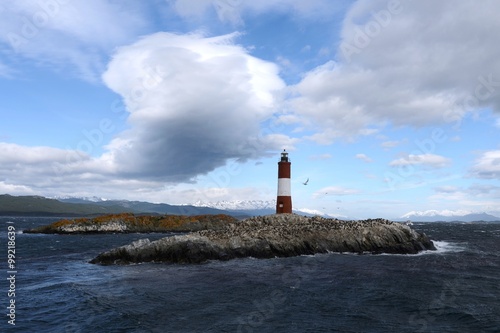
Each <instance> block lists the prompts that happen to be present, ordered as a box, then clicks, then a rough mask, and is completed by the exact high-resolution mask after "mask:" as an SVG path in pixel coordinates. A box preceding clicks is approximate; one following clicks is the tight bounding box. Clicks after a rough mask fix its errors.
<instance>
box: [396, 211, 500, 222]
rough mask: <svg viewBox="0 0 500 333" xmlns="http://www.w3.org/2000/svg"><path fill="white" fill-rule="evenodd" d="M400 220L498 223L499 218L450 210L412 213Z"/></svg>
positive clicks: (485, 214)
mask: <svg viewBox="0 0 500 333" xmlns="http://www.w3.org/2000/svg"><path fill="white" fill-rule="evenodd" d="M401 219H405V220H412V221H419V222H435V221H444V222H454V221H460V222H476V221H485V222H492V221H500V217H497V216H493V215H490V214H487V213H474V212H470V211H465V210H459V211H451V210H443V211H437V210H427V211H412V212H409V213H406V214H404V215H403V216H401V218H400V219H399V220H401Z"/></svg>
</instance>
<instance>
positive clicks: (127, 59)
mask: <svg viewBox="0 0 500 333" xmlns="http://www.w3.org/2000/svg"><path fill="white" fill-rule="evenodd" d="M235 37H236V34H231V35H226V36H220V37H213V38H206V37H203V36H201V35H198V34H191V35H176V34H172V33H156V34H154V35H150V36H147V37H145V38H143V39H141V40H140V41H138V42H136V43H134V44H132V45H129V46H125V47H122V48H120V49H119V50H118V51H117V53H116V54H115V56H114V57H113V59H112V61H111V62H110V64H109V66H108V69H107V71H106V72H105V73H104V75H103V79H104V81H105V83H106V84H107V85H108V87H109V88H111V89H112V90H114V91H115V92H116V93H118V94H120V95H121V96H122V98H123V99H124V101H125V106H126V110H127V112H128V122H129V124H130V127H131V128H130V129H129V130H127V131H125V132H123V133H121V134H120V135H119V136H118V137H117V138H115V139H114V140H113V141H112V142H111V143H110V144H109V145H108V147H107V149H108V152H107V157H108V158H109V159H110V160H112V161H113V163H114V165H115V168H116V170H117V172H118V173H119V174H121V175H123V176H127V177H135V178H151V179H164V180H165V181H175V182H181V181H189V180H190V179H193V177H195V176H197V175H200V174H204V173H207V172H209V171H211V170H213V169H215V168H217V167H220V166H222V165H224V164H225V163H226V161H227V160H228V159H237V160H241V161H244V160H246V159H249V158H256V157H259V156H262V154H263V153H265V151H266V150H267V149H280V148H281V146H282V144H283V142H280V141H279V140H278V141H276V140H275V139H276V135H267V136H266V135H261V127H260V126H261V123H262V122H264V121H266V120H268V119H269V118H270V117H271V116H272V115H273V113H274V112H276V111H277V107H278V106H277V101H278V100H279V99H278V97H277V96H278V94H279V93H280V91H281V90H282V89H283V88H284V83H283V82H282V80H281V79H280V78H279V76H278V68H277V66H275V65H274V64H272V63H268V62H265V61H263V60H260V59H257V58H255V57H252V56H251V55H249V54H248V52H247V51H246V50H245V49H244V48H242V47H240V46H238V45H235V44H234V42H233V39H234V38H235ZM271 134H273V133H271ZM274 134H275V133H274ZM271 138H273V139H274V140H271ZM280 138H281V141H283V140H285V141H286V140H287V138H286V137H280Z"/></svg>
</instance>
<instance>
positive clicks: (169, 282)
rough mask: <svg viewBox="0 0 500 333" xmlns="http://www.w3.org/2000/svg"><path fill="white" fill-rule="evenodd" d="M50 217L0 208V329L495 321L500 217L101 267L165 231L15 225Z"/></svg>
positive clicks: (227, 328)
mask: <svg viewBox="0 0 500 333" xmlns="http://www.w3.org/2000/svg"><path fill="white" fill-rule="evenodd" d="M55 220H57V218H8V217H2V218H0V227H1V233H0V242H1V249H0V251H2V256H1V258H2V259H1V260H2V263H1V267H2V270H1V271H0V281H1V282H2V283H1V284H0V295H1V296H0V302H1V305H2V306H1V307H2V309H3V310H2V312H3V313H2V316H1V318H2V322H1V323H0V331H1V332H30V333H31V332H65V333H77V332H137V333H139V332H474V333H476V332H500V223H466V224H465V223H414V225H413V226H412V228H414V229H416V230H417V231H420V232H425V233H426V234H427V235H429V236H430V238H431V239H433V240H434V241H435V244H436V247H437V248H438V250H437V251H426V252H423V253H420V254H418V255H366V254H365V255H357V254H339V253H329V254H318V255H314V256H300V257H291V258H273V259H254V258H245V259H237V260H230V261H224V262H223V261H210V262H207V263H204V264H198V265H180V264H159V263H158V264H155V263H147V264H135V265H128V266H100V265H92V264H89V263H88V261H89V260H91V259H92V258H94V257H95V256H97V255H98V254H99V253H100V252H103V251H106V250H109V249H111V248H114V247H117V246H121V245H125V244H128V243H130V242H132V241H135V240H138V239H141V238H149V239H150V240H154V239H158V238H161V237H168V236H170V235H169V234H108V235H39V234H23V233H22V230H24V229H27V228H32V227H34V226H39V225H44V224H49V223H51V222H53V221H55ZM8 226H14V229H15V230H16V235H15V265H16V266H15V270H16V273H15V297H14V298H13V297H9V295H8V290H9V288H10V287H11V284H10V282H9V281H8V280H7V279H8V278H9V276H10V274H9V273H8V271H9V267H8V266H7V265H8V257H7V252H8V251H7V245H8V242H7V240H8ZM11 229H12V228H11ZM11 299H14V300H15V321H14V322H12V321H11V322H10V323H9V320H11V319H10V317H9V316H8V314H9V311H10V310H9V309H7V307H8V306H9V302H10V300H11ZM12 323H15V325H12Z"/></svg>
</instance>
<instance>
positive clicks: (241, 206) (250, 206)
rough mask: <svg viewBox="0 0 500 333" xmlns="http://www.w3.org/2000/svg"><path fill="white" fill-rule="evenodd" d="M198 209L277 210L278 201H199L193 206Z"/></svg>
mask: <svg viewBox="0 0 500 333" xmlns="http://www.w3.org/2000/svg"><path fill="white" fill-rule="evenodd" d="M192 205H193V206H196V207H210V208H217V209H223V210H255V209H273V210H274V209H276V201H274V200H269V201H265V200H234V201H217V202H203V201H197V202H195V203H193V204H192Z"/></svg>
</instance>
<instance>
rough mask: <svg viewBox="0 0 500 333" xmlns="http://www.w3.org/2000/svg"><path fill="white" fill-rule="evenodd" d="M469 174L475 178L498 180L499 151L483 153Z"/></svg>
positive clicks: (499, 174)
mask: <svg viewBox="0 0 500 333" xmlns="http://www.w3.org/2000/svg"><path fill="white" fill-rule="evenodd" d="M469 173H470V175H471V176H472V177H475V178H483V179H500V150H492V151H487V152H485V153H483V154H482V155H481V156H480V157H479V158H478V159H477V160H476V161H475V164H474V166H473V167H472V168H471V169H470V172H469Z"/></svg>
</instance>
